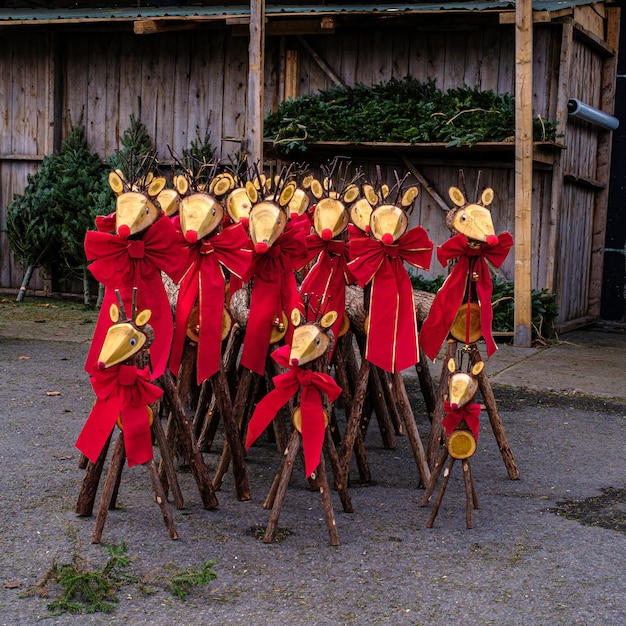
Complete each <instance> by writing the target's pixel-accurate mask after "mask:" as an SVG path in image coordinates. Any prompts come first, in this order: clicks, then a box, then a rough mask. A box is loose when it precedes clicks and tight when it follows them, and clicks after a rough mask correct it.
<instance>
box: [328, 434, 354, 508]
mask: <svg viewBox="0 0 626 626" xmlns="http://www.w3.org/2000/svg"><path fill="white" fill-rule="evenodd" d="M324 444H325V445H324V447H325V448H326V451H327V452H328V458H329V459H330V464H331V467H332V469H333V475H334V477H335V488H336V489H337V493H338V494H339V499H340V500H341V506H342V507H343V511H344V513H354V507H353V506H352V500H351V499H350V494H349V493H348V480H347V478H346V475H345V474H344V473H343V468H342V466H341V462H340V461H339V454H338V453H337V448H335V442H334V441H333V437H332V435H331V434H330V428H328V427H326V432H325V434H324Z"/></svg>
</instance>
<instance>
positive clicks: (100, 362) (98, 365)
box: [96, 361, 106, 370]
mask: <svg viewBox="0 0 626 626" xmlns="http://www.w3.org/2000/svg"><path fill="white" fill-rule="evenodd" d="M96 367H97V368H98V369H99V370H103V369H105V368H106V364H105V362H104V361H98V364H97V365H96Z"/></svg>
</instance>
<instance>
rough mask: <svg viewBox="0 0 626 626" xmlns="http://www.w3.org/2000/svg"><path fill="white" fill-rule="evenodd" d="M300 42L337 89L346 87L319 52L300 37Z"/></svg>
mask: <svg viewBox="0 0 626 626" xmlns="http://www.w3.org/2000/svg"><path fill="white" fill-rule="evenodd" d="M298 41H299V42H300V45H301V46H302V47H303V48H304V49H305V50H306V51H307V52H308V53H309V54H310V55H311V57H312V58H313V60H314V61H315V62H316V63H317V64H318V65H319V67H320V69H321V70H322V72H324V74H326V76H328V78H330V80H331V81H332V82H333V83H334V84H335V85H337V87H345V83H344V82H343V81H342V80H341V78H340V77H339V75H338V74H337V73H336V72H335V71H334V70H333V68H332V67H330V65H328V63H326V61H324V59H322V57H321V56H320V55H319V54H317V52H315V50H314V49H313V48H312V47H311V45H310V44H309V42H308V41H307V40H306V39H305V38H304V37H301V36H298Z"/></svg>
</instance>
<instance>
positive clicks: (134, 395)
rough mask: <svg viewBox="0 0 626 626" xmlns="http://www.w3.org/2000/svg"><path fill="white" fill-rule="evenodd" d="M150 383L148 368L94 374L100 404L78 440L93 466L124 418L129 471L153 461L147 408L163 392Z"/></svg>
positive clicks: (111, 369) (117, 367)
mask: <svg viewBox="0 0 626 626" xmlns="http://www.w3.org/2000/svg"><path fill="white" fill-rule="evenodd" d="M149 380H150V370H149V369H148V368H147V367H145V368H144V369H141V370H140V369H139V368H137V367H136V366H134V365H114V366H113V367H109V368H107V369H105V370H99V369H95V370H94V371H93V373H92V375H91V385H92V387H93V389H94V391H95V393H96V402H95V404H94V406H93V408H92V409H91V413H90V414H89V417H88V418H87V422H86V423H85V425H84V426H83V429H82V431H81V432H80V435H78V439H77V440H76V447H77V448H78V449H79V450H80V451H81V452H82V453H83V454H84V455H85V456H86V457H87V458H88V459H89V460H90V461H91V462H92V463H95V462H96V461H97V460H98V456H100V452H102V448H103V447H104V444H105V443H106V441H107V439H108V438H109V435H110V434H111V431H112V430H113V427H114V426H115V423H116V422H117V418H118V417H120V416H121V419H122V426H123V428H124V448H125V450H126V457H127V459H128V467H132V466H133V465H141V464H142V463H145V462H146V461H149V460H150V459H151V458H152V435H151V433H150V422H149V419H148V411H147V408H146V407H147V405H148V404H152V403H153V402H156V400H158V399H159V398H160V397H161V395H162V393H163V390H162V389H160V388H159V387H157V386H156V385H153V384H151V383H150V382H149Z"/></svg>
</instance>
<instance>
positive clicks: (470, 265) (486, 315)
mask: <svg viewBox="0 0 626 626" xmlns="http://www.w3.org/2000/svg"><path fill="white" fill-rule="evenodd" d="M479 180H480V178H479ZM479 180H478V181H477V188H479V184H478V183H479ZM449 195H450V199H451V200H452V202H453V204H454V208H453V209H451V210H450V211H448V214H447V217H446V224H447V225H448V228H449V229H450V231H451V232H452V234H453V237H451V238H450V239H448V241H446V242H445V243H443V244H442V245H441V246H439V247H438V248H437V258H438V259H439V262H440V263H441V264H442V265H444V266H445V265H447V264H448V262H450V261H455V263H454V265H453V267H452V270H451V272H450V274H449V276H448V278H447V279H446V281H445V282H444V284H443V285H442V287H441V289H440V290H439V291H438V292H437V294H436V296H435V299H434V300H433V303H432V305H431V308H430V312H429V315H428V317H427V318H426V320H425V321H424V324H423V325H422V330H421V337H422V341H421V345H422V349H423V350H424V353H425V354H426V355H427V356H428V357H429V358H430V359H431V360H434V359H435V357H436V356H437V354H438V352H439V349H440V347H441V345H442V343H443V342H444V341H445V340H446V338H448V346H447V350H446V356H445V358H444V364H443V368H442V375H441V378H440V382H439V394H438V401H437V407H436V409H435V411H434V414H433V420H432V426H431V435H430V440H429V445H428V459H429V463H430V464H431V465H432V464H433V463H434V461H435V459H436V458H437V457H438V449H439V446H440V442H441V436H442V433H441V423H442V418H443V400H442V396H443V393H444V390H445V389H446V388H447V378H448V376H449V372H448V369H447V365H446V363H447V361H448V360H449V358H451V357H452V356H453V355H454V354H455V352H456V349H457V342H458V341H461V342H463V343H464V345H465V346H466V350H467V351H468V352H469V354H470V359H471V361H472V363H477V362H478V361H482V357H481V356H480V352H479V351H478V347H477V345H476V342H477V341H479V340H480V339H481V338H483V339H484V341H485V345H486V349H487V355H488V356H490V355H491V354H493V352H494V351H495V350H496V349H497V347H496V345H495V342H494V340H493V336H492V331H491V322H492V318H493V313H492V308H491V294H492V289H493V286H492V282H491V275H490V272H489V266H488V265H487V261H489V262H490V263H492V265H494V267H500V266H501V265H502V263H503V262H504V260H505V258H506V257H507V255H508V253H509V251H510V249H511V246H512V245H513V238H512V237H511V235H510V233H508V232H503V233H502V234H500V235H496V234H495V230H494V227H493V221H492V219H491V211H490V210H489V205H490V204H491V202H492V201H493V197H494V193H493V190H492V189H491V188H486V189H484V190H483V192H482V194H481V197H480V200H479V201H478V202H469V201H467V199H466V194H465V193H464V192H463V191H461V190H460V189H459V188H457V187H451V188H450V190H449ZM477 378H478V383H479V387H480V390H481V393H482V395H483V399H484V401H485V405H486V407H487V411H488V414H489V419H490V421H491V425H492V429H493V432H494V435H495V436H496V439H497V441H498V445H499V448H500V453H501V455H502V458H503V460H504V464H505V466H506V468H507V472H508V475H509V478H511V479H516V478H519V470H518V468H517V465H516V463H515V459H514V458H513V454H512V453H511V450H510V448H509V444H508V441H507V439H506V435H505V433H504V428H503V427H502V422H501V420H500V416H499V414H498V410H497V407H496V403H495V400H494V397H493V392H492V390H491V385H490V384H489V381H488V378H487V375H486V374H485V372H484V371H482V370H481V372H480V373H479V374H478V376H477Z"/></svg>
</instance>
